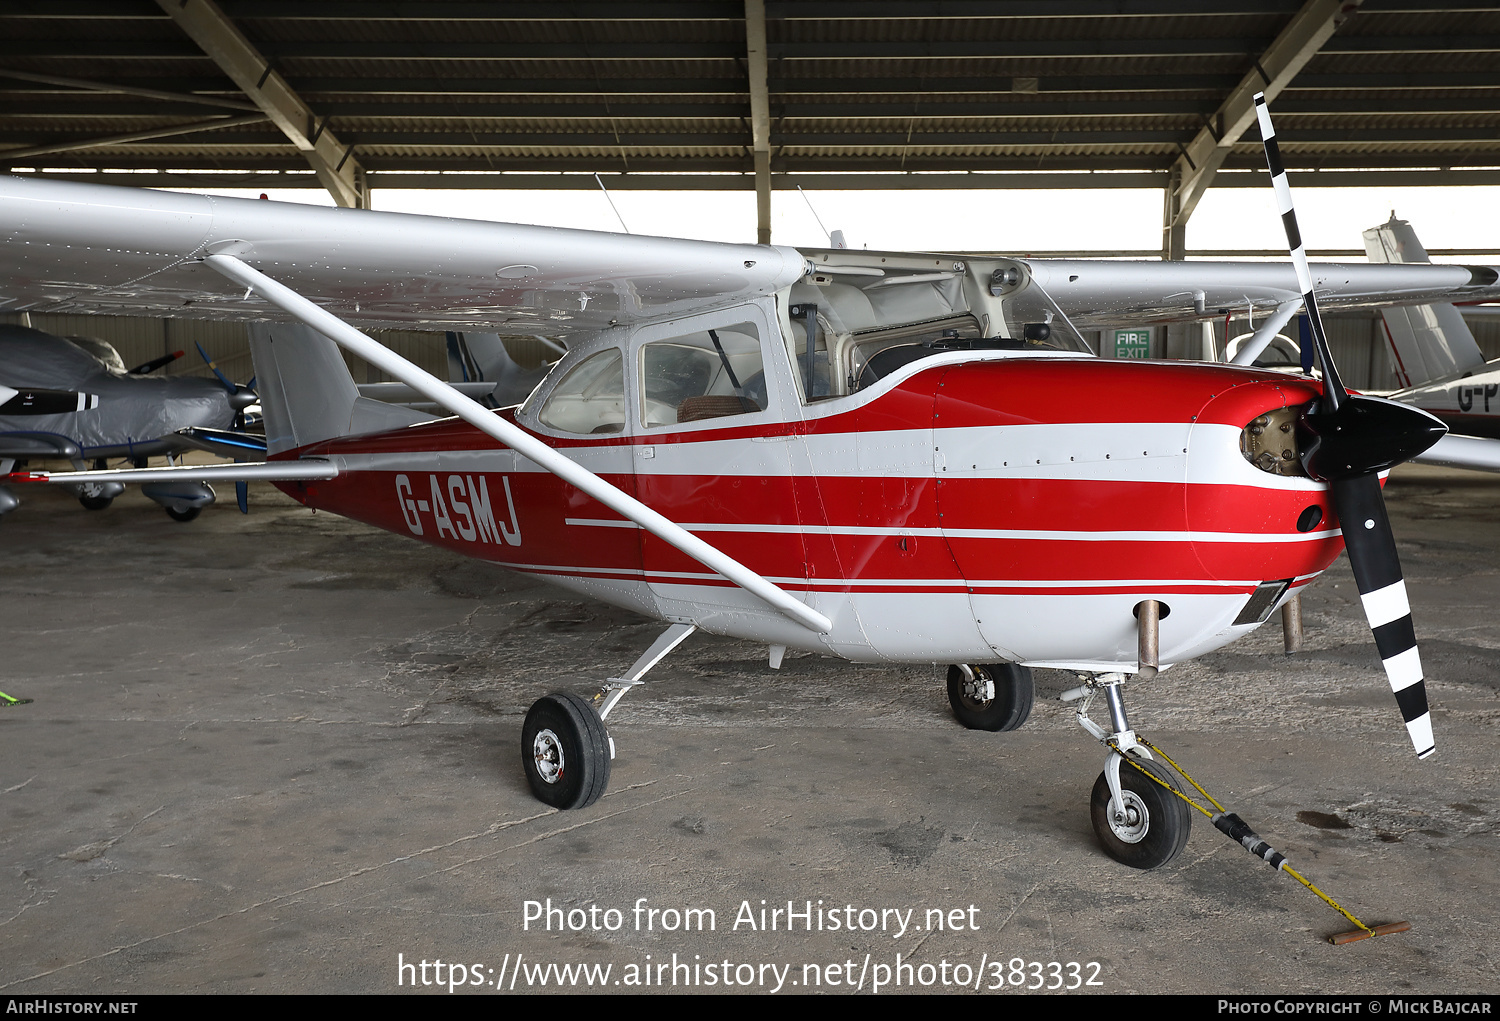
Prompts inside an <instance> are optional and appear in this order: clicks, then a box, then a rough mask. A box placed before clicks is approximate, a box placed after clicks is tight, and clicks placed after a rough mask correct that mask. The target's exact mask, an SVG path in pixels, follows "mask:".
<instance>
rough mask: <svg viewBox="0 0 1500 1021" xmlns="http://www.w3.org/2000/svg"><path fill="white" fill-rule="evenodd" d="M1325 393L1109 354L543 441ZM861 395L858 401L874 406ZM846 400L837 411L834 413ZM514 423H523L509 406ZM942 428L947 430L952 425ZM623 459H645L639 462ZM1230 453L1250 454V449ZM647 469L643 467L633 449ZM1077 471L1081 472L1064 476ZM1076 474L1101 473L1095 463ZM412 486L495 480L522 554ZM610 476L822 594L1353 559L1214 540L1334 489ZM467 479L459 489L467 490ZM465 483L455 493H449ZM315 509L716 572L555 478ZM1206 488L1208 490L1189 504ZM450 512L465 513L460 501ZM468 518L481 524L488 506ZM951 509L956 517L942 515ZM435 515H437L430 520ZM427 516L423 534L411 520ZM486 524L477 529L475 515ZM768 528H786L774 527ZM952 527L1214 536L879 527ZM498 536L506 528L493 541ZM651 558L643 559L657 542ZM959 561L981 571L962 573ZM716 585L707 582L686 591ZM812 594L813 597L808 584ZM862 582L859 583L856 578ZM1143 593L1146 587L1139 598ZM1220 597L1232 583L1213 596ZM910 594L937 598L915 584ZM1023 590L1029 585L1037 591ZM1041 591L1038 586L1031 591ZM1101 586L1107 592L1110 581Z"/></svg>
mask: <svg viewBox="0 0 1500 1021" xmlns="http://www.w3.org/2000/svg"><path fill="white" fill-rule="evenodd" d="M1317 393H1318V388H1317V386H1316V385H1315V384H1311V383H1308V382H1306V381H1303V380H1299V379H1296V378H1293V377H1287V376H1284V375H1281V374H1278V373H1268V372H1261V371H1258V370H1246V369H1239V368H1235V367H1227V366H1202V365H1186V364H1184V365H1172V364H1160V363H1145V364H1140V363H1129V362H1105V361H1097V360H1083V359H1080V360H1076V361H1075V360H1058V359H1046V360H1027V359H1006V360H1001V361H987V362H975V363H965V364H962V365H951V364H950V365H945V366H935V367H933V368H931V369H928V370H925V371H921V372H918V373H916V374H915V375H913V376H911V377H909V378H907V379H905V380H903V381H901V382H900V383H899V384H897V385H896V386H895V387H894V388H893V389H892V390H891V391H890V392H888V393H885V394H883V395H880V396H878V397H876V398H874V399H872V400H870V401H868V402H866V403H864V404H862V405H860V406H858V407H854V408H852V409H850V410H848V411H847V412H836V413H832V414H826V415H825V414H822V412H823V410H824V406H822V405H817V404H815V405H813V406H812V407H811V408H810V409H809V414H810V415H812V416H813V417H811V418H810V419H809V420H808V421H806V422H791V423H774V424H770V425H766V424H764V423H762V424H760V425H751V426H743V425H741V426H732V427H724V428H709V429H704V428H701V427H700V428H698V429H697V430H675V431H674V430H662V431H652V432H649V433H644V434H641V435H633V436H589V437H571V438H567V439H559V438H556V437H550V436H545V435H542V434H540V433H535V432H533V435H537V436H539V438H541V439H543V440H544V441H546V442H547V443H549V444H550V445H553V446H555V447H558V448H561V449H576V448H585V447H593V448H621V447H625V448H634V447H637V446H642V445H647V444H684V445H687V444H695V445H696V444H704V445H711V444H714V443H715V442H719V441H722V440H728V439H743V438H749V437H756V436H768V435H769V436H785V435H788V434H789V433H790V434H796V433H803V432H806V433H815V434H844V435H848V436H849V441H850V442H849V449H850V451H851V455H850V456H851V460H852V458H853V454H852V451H853V450H854V449H855V439H856V434H857V433H860V432H883V431H891V430H911V429H926V428H931V427H933V426H934V424H936V425H937V427H938V429H939V430H940V431H939V433H938V436H939V438H940V437H941V431H944V430H947V429H950V428H964V429H974V428H984V427H994V426H1007V425H1039V424H1085V425H1087V424H1099V425H1100V426H1101V427H1108V426H1111V425H1116V424H1118V423H1121V422H1131V421H1141V422H1150V423H1168V424H1171V423H1191V422H1194V421H1198V420H1200V416H1202V415H1204V414H1205V409H1207V411H1208V412H1210V413H1211V417H1210V418H1204V419H1202V420H1203V421H1214V422H1221V423H1222V424H1228V425H1234V426H1237V427H1239V426H1243V425H1244V424H1245V423H1246V422H1248V421H1249V420H1250V419H1251V418H1253V417H1254V416H1255V415H1258V414H1261V413H1263V412H1265V411H1268V410H1272V409H1273V408H1277V407H1282V406H1285V405H1287V404H1289V403H1294V402H1295V403H1301V402H1303V401H1306V400H1308V399H1311V397H1313V396H1316V395H1317ZM856 399H857V395H856V398H851V400H856ZM836 403H845V402H829V403H828V410H829V411H833V410H834V408H833V405H834V404H836ZM497 414H501V415H503V416H505V417H506V418H508V419H511V420H514V412H513V411H511V410H506V411H502V412H498V413H497ZM934 414H936V415H937V416H938V421H937V422H936V423H934V419H933V416H934ZM501 449H504V447H503V445H502V444H500V443H498V442H497V441H495V440H493V439H492V438H490V437H488V436H486V435H484V434H482V433H479V432H478V431H477V430H475V429H473V428H472V427H470V426H469V425H467V424H466V423H463V422H462V421H459V420H456V419H445V420H440V421H435V422H431V423H423V424H420V425H416V426H410V427H407V428H404V429H400V430H395V431H393V432H389V433H383V434H377V435H373V436H362V437H346V438H343V439H339V440H333V441H329V442H326V443H320V444H317V445H316V446H314V447H312V448H309V449H308V450H307V451H304V452H303V453H307V454H320V453H321V454H329V455H335V456H336V455H350V456H353V455H359V454H392V455H399V454H403V453H412V454H421V453H423V452H428V451H443V450H450V451H461V450H501ZM621 454H622V455H626V456H631V455H628V454H627V452H626V451H623V450H622V451H621ZM1230 456H1235V455H1233V453H1232V452H1231V455H1230ZM631 459H632V463H633V462H634V457H633V456H632V457H631ZM1058 470H1059V472H1060V473H1061V472H1062V471H1063V469H1062V467H1061V466H1059V469H1058ZM1068 470H1069V471H1082V470H1085V469H1083V467H1082V466H1076V467H1070V468H1069V469H1068ZM398 475H404V476H406V479H407V483H406V484H407V485H408V486H409V487H410V489H411V491H412V492H413V493H414V494H419V495H416V496H414V497H413V500H420V499H423V498H425V499H427V500H428V502H429V503H430V504H432V505H433V506H434V508H435V506H436V505H437V503H438V501H437V500H436V499H434V498H432V497H431V493H432V491H433V487H434V486H435V487H436V489H437V491H438V492H439V493H440V494H442V495H444V496H445V497H446V495H447V494H449V493H450V492H451V493H456V494H458V496H459V497H460V498H461V500H462V502H464V503H465V504H466V505H468V504H472V502H473V500H474V497H475V495H476V494H477V492H478V490H479V488H480V485H481V483H482V484H483V486H484V488H485V489H486V490H487V493H488V503H489V507H490V510H491V512H492V514H493V516H494V519H495V521H496V522H497V524H498V523H499V521H500V519H501V517H502V516H508V514H509V506H507V505H506V501H505V496H504V493H505V486H506V484H507V481H508V484H509V491H510V497H511V501H512V502H513V505H514V508H515V514H516V525H517V529H516V530H517V532H518V534H519V537H520V542H519V543H517V544H510V543H508V542H506V541H503V538H502V540H501V541H494V539H493V538H489V539H487V538H486V532H485V530H484V529H482V528H475V529H474V531H475V532H476V535H477V538H476V539H468V538H466V537H465V536H464V535H463V534H460V533H461V532H462V531H463V530H462V529H460V528H459V524H460V521H461V519H459V518H458V517H457V514H458V512H457V511H456V510H455V508H454V507H452V506H447V507H446V508H445V513H446V515H447V517H448V518H449V521H448V523H447V525H446V526H445V525H444V523H443V522H442V521H441V520H439V518H438V516H437V515H436V513H435V510H432V509H430V510H428V511H425V512H424V511H420V510H414V509H413V508H412V506H410V505H408V506H406V508H405V510H403V506H402V500H401V499H398V492H397V481H396V480H397V476H398ZM605 477H606V479H607V481H609V482H611V483H613V484H615V485H617V486H619V487H620V488H621V489H623V490H624V491H625V492H627V493H631V494H633V495H635V494H636V493H637V491H639V496H640V497H641V499H642V500H643V502H645V503H647V505H648V506H652V507H654V508H655V509H656V510H658V511H660V512H661V513H663V514H665V515H666V516H667V517H669V518H671V519H672V520H675V521H678V522H683V523H704V524H719V525H734V526H739V527H742V528H749V529H751V530H748V531H716V530H704V531H702V532H701V533H700V534H701V535H702V536H703V537H704V538H706V539H707V540H708V541H709V542H711V543H713V544H714V545H716V546H718V547H719V548H721V549H723V550H724V551H725V552H726V553H728V554H729V555H730V556H732V557H734V558H735V559H737V560H739V561H740V562H742V563H744V564H746V565H747V566H748V567H750V568H751V569H753V570H756V571H757V572H759V573H761V574H763V575H766V576H769V577H774V578H798V577H805V578H809V579H810V580H811V582H812V584H814V585H819V586H821V585H823V584H835V585H837V584H838V583H840V582H858V581H859V580H861V579H870V580H878V581H886V582H891V583H895V584H898V585H899V583H900V582H901V581H903V580H911V581H924V582H944V581H945V580H946V581H947V582H950V583H951V584H952V585H954V586H957V587H958V588H962V587H963V586H965V585H967V584H974V585H979V584H980V583H983V582H987V581H999V582H1005V581H1029V580H1035V581H1038V582H1044V583H1054V584H1055V586H1056V588H1053V587H1051V586H1049V588H1048V590H1047V591H1062V590H1063V589H1065V588H1067V585H1066V583H1067V582H1068V581H1070V580H1072V581H1109V580H1112V579H1118V580H1120V581H1121V582H1122V583H1123V582H1128V581H1138V580H1141V579H1151V578H1158V579H1175V580H1177V581H1179V582H1181V583H1187V584H1190V583H1192V582H1193V581H1195V580H1196V581H1202V582H1209V581H1239V582H1248V581H1254V580H1257V579H1268V578H1286V577H1294V576H1299V575H1305V574H1313V573H1316V572H1318V571H1321V570H1322V569H1323V568H1324V567H1326V566H1327V564H1328V563H1329V562H1331V561H1332V559H1333V558H1334V557H1335V556H1336V555H1337V553H1338V551H1339V549H1340V548H1341V545H1342V544H1341V540H1339V539H1338V538H1336V537H1334V538H1327V539H1322V540H1312V541H1307V540H1303V541H1296V542H1235V541H1232V540H1226V541H1220V540H1218V539H1215V538H1213V537H1204V536H1202V535H1201V533H1204V532H1233V533H1251V534H1255V535H1264V536H1268V537H1274V536H1287V537H1288V538H1292V537H1295V536H1296V533H1295V531H1294V528H1295V525H1294V522H1295V521H1296V519H1297V517H1298V515H1299V514H1301V513H1302V511H1303V510H1304V509H1305V508H1306V507H1307V506H1309V505H1310V504H1317V505H1318V506H1320V507H1321V508H1322V509H1323V514H1324V520H1323V522H1321V523H1320V525H1319V526H1318V527H1319V528H1321V529H1329V528H1333V527H1336V522H1335V521H1334V520H1333V515H1332V513H1331V510H1330V509H1329V505H1328V502H1327V493H1326V491H1323V490H1317V491H1307V490H1300V491H1299V490H1296V489H1291V488H1287V489H1278V488H1275V480H1274V477H1270V476H1268V477H1267V480H1266V482H1267V485H1266V486H1265V487H1256V486H1230V485H1192V486H1190V485H1189V484H1187V483H1186V481H1185V480H1184V481H1180V482H1179V481H1171V482H1140V481H1105V480H1100V479H1078V478H1073V479H1006V478H986V477H967V478H964V477H944V478H942V479H941V481H939V480H938V479H936V478H931V477H904V478H889V477H879V478H872V477H860V476H846V475H839V476H822V477H806V476H797V477H777V476H769V477H745V476H723V475H698V474H669V475H641V476H636V475H633V474H613V475H607V476H605ZM455 479H457V481H454V480H455ZM450 487H451V488H450ZM283 488H284V489H285V490H286V491H288V492H289V493H291V494H292V495H293V496H294V497H297V498H298V499H304V500H306V502H309V503H312V504H315V505H316V506H318V507H320V508H324V509H327V510H331V511H335V512H337V513H340V514H344V515H347V516H349V517H352V518H356V519H358V520H362V521H367V522H369V523H370V524H374V525H376V526H378V527H381V528H386V529H389V530H391V531H393V532H396V533H398V534H413V535H415V536H416V537H418V538H420V539H422V540H423V541H427V542H435V543H437V544H439V545H444V546H447V547H450V548H452V549H454V550H456V551H458V552H461V553H464V554H466V555H469V556H476V557H480V558H482V559H487V560H494V561H499V562H502V563H508V564H518V565H529V566H530V567H531V569H534V570H538V571H542V572H545V573H556V572H557V571H558V570H562V571H566V570H567V569H569V568H576V569H579V570H580V571H582V569H584V568H592V569H595V570H596V571H606V572H611V574H612V575H613V576H618V577H622V578H623V577H639V576H640V575H639V573H637V572H640V571H641V570H642V569H643V568H644V569H645V570H648V571H649V572H650V573H651V576H652V577H657V578H662V580H664V581H665V580H669V579H666V578H664V577H663V574H662V573H665V574H672V573H682V574H689V575H691V574H701V573H703V571H704V569H703V568H702V567H701V565H699V564H697V563H696V562H695V561H693V560H691V559H690V558H688V557H687V556H685V555H684V554H681V553H679V552H678V551H676V550H675V549H672V548H671V547H669V546H667V545H666V544H665V543H662V542H661V541H659V540H657V539H655V538H654V537H650V536H648V535H646V533H643V532H641V531H640V530H638V529H635V528H631V527H613V528H611V527H597V526H589V525H569V524H567V523H566V521H567V520H568V519H600V520H612V519H613V520H618V516H617V515H616V514H615V513H614V512H612V511H610V510H608V509H606V508H605V507H604V506H602V505H600V504H598V503H597V502H596V501H594V500H592V499H591V498H589V497H586V496H584V495H583V494H582V493H580V492H579V491H577V490H575V489H573V487H571V486H569V485H567V484H565V483H563V482H561V481H560V480H558V479H556V478H555V477H553V476H551V475H548V474H545V473H539V472H536V471H529V472H512V473H492V474H484V473H477V472H467V471H448V470H444V469H433V468H430V467H428V466H427V465H426V464H425V463H424V462H423V460H422V459H420V458H417V459H414V460H413V464H412V466H411V467H410V468H409V469H407V470H406V471H404V472H397V471H394V470H378V471H358V470H354V471H347V472H346V473H345V474H343V475H340V476H339V477H338V478H335V479H331V480H328V481H325V482H318V483H307V484H283ZM1190 495H1191V498H1189V497H1190ZM448 502H449V503H451V502H452V501H448ZM469 513H470V514H473V513H474V510H473V508H472V507H470V509H469ZM940 513H941V515H942V516H940ZM423 514H425V515H426V516H425V517H423V516H422V515H423ZM414 516H415V518H416V520H417V521H418V523H419V525H420V528H421V534H420V535H417V534H416V529H414V528H413V527H412V524H411V522H412V520H413V518H414ZM470 524H471V525H472V520H471V522H470ZM757 525H775V526H780V530H765V531H761V530H755V526H757ZM829 526H831V527H834V528H838V529H845V530H848V529H859V528H867V529H870V530H872V534H853V535H849V534H829V533H828V532H827V527H829ZM936 528H942V529H944V530H946V531H949V532H952V531H962V530H973V529H999V530H1009V531H1015V530H1047V531H1054V532H1058V531H1060V532H1119V531H1131V530H1143V531H1170V532H1192V533H1198V534H1199V535H1198V537H1197V538H1195V539H1194V540H1192V541H1189V540H1187V539H1184V538H1175V537H1174V538H1169V539H1163V540H1160V541H1156V540H1149V538H1148V540H1147V541H1122V540H1114V539H1111V540H1102V541H1087V540H1080V539H1072V538H1044V537H1016V536H1005V537H989V536H980V537H973V536H952V535H950V536H948V537H947V538H945V537H944V536H941V535H934V534H927V535H915V536H910V535H908V536H903V535H899V534H898V535H890V534H874V533H875V532H877V531H890V530H897V531H899V530H903V529H910V530H919V529H926V530H931V529H936ZM489 534H490V535H491V536H493V535H494V534H495V533H493V532H491V533H489ZM643 543H644V549H645V555H644V561H643V553H642V548H643V545H642V544H643ZM960 566H961V568H962V569H960ZM687 583H700V582H687ZM791 587H795V586H791ZM856 587H857V586H856ZM1125 590H1127V591H1129V590H1130V589H1129V588H1128V586H1127V588H1126V589H1125ZM1210 590H1211V591H1223V589H1222V588H1212V589H1210ZM911 591H932V589H931V588H927V589H923V588H920V587H915V588H913V589H911ZM1017 591H1022V590H1020V589H1018V590H1017ZM1024 591H1036V590H1032V589H1026V590H1024ZM1088 591H1091V592H1098V591H1100V590H1099V589H1097V588H1090V589H1088Z"/></svg>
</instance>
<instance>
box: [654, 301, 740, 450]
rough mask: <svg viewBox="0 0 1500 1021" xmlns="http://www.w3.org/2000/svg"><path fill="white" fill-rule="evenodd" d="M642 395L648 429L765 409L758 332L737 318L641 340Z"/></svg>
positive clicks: (728, 416) (730, 416) (729, 416)
mask: <svg viewBox="0 0 1500 1021" xmlns="http://www.w3.org/2000/svg"><path fill="white" fill-rule="evenodd" d="M641 396H642V400H641V413H642V419H643V424H644V425H645V426H646V428H648V429H659V428H662V427H663V426H670V425H685V424H687V423H691V422H702V421H705V420H707V419H712V418H732V417H734V416H735V415H749V414H753V413H755V412H757V411H764V410H765V409H766V404H767V399H766V372H765V364H764V362H763V361H762V359H761V352H760V334H759V332H758V331H757V330H756V328H755V326H754V325H753V324H751V323H736V324H735V325H733V326H721V327H715V328H714V329H712V330H704V331H702V332H700V333H690V334H687V335H686V336H682V337H672V338H670V339H668V340H657V341H652V342H651V343H649V344H645V345H643V346H642V347H641Z"/></svg>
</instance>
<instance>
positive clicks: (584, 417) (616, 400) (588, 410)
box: [537, 348, 625, 434]
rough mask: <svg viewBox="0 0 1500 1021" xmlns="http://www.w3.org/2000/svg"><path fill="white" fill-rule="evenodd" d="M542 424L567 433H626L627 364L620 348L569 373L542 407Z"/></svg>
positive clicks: (606, 352) (585, 361)
mask: <svg viewBox="0 0 1500 1021" xmlns="http://www.w3.org/2000/svg"><path fill="white" fill-rule="evenodd" d="M537 418H538V420H539V421H540V422H541V423H542V424H543V425H545V426H547V427H549V428H552V429H556V430H558V431H559V432H565V433H584V434H592V433H617V432H622V431H624V429H625V360H624V358H623V356H622V355H621V354H620V349H619V348H611V349H610V350H608V351H600V352H599V353H598V354H596V355H590V356H589V357H588V358H585V359H584V360H583V361H581V362H579V363H578V364H577V365H575V366H573V368H572V369H570V370H569V371H568V374H567V375H566V376H564V377H563V379H562V382H560V383H558V384H557V386H556V388H554V389H553V391H552V393H551V395H550V396H548V398H547V403H545V404H543V405H542V410H541V412H540V413H539V414H538V415H537Z"/></svg>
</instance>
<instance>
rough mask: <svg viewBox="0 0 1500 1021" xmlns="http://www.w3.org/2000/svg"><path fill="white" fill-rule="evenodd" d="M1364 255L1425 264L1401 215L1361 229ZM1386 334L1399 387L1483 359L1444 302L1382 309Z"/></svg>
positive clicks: (1465, 328) (1469, 366)
mask: <svg viewBox="0 0 1500 1021" xmlns="http://www.w3.org/2000/svg"><path fill="white" fill-rule="evenodd" d="M1364 240H1365V254H1366V255H1367V256H1368V257H1369V259H1370V261H1371V262H1396V263H1427V262H1431V261H1432V260H1431V259H1430V258H1428V257H1427V249H1425V248H1423V247H1422V242H1420V241H1418V240H1417V234H1416V231H1414V230H1412V228H1411V224H1409V223H1407V222H1406V221H1405V220H1398V219H1396V214H1395V212H1394V211H1392V213H1391V218H1390V219H1389V220H1387V221H1386V222H1385V223H1383V224H1381V225H1380V226H1379V227H1371V228H1370V229H1369V230H1367V231H1365V232H1364ZM1380 315H1381V318H1382V319H1384V320H1385V334H1386V339H1387V340H1388V341H1389V342H1390V345H1391V353H1392V355H1393V356H1394V359H1395V363H1396V377H1397V380H1398V381H1399V383H1400V385H1401V386H1403V387H1412V386H1420V385H1422V384H1423V383H1427V382H1429V381H1431V380H1434V379H1441V378H1443V377H1446V376H1455V375H1457V374H1459V373H1460V372H1463V371H1465V370H1467V369H1475V368H1478V367H1479V366H1481V365H1483V364H1484V355H1483V354H1481V353H1480V350H1479V345H1478V344H1476V343H1474V335H1473V334H1472V333H1470V332H1469V327H1468V324H1466V323H1465V322H1464V320H1463V316H1461V315H1459V313H1458V309H1456V308H1454V307H1453V306H1452V305H1451V304H1449V303H1448V302H1439V303H1437V304H1433V305H1412V306H1408V307H1405V308H1383V309H1381V310H1380Z"/></svg>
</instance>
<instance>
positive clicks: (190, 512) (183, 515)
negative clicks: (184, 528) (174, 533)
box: [166, 507, 203, 521]
mask: <svg viewBox="0 0 1500 1021" xmlns="http://www.w3.org/2000/svg"><path fill="white" fill-rule="evenodd" d="M166 511H167V517H169V518H171V519H172V520H173V521H191V520H193V519H194V518H196V517H197V516H198V515H199V514H202V513H203V508H202V507H184V508H183V509H182V510H178V509H177V508H176V507H168V508H166Z"/></svg>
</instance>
